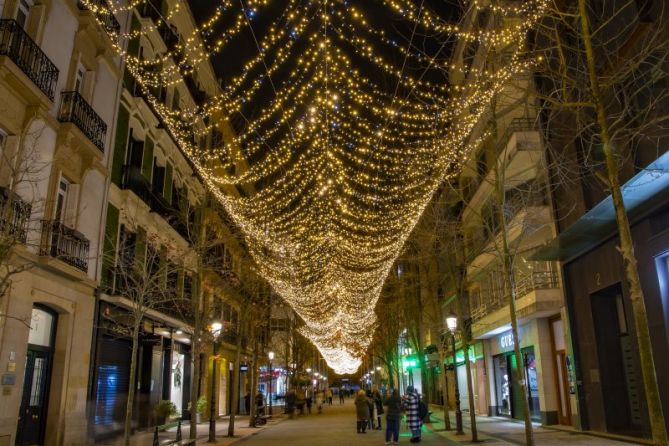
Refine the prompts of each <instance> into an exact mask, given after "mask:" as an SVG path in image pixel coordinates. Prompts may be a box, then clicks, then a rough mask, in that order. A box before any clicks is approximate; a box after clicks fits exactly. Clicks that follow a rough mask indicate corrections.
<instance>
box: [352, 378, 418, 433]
mask: <svg viewBox="0 0 669 446" xmlns="http://www.w3.org/2000/svg"><path fill="white" fill-rule="evenodd" d="M355 408H356V416H357V420H358V423H357V431H358V433H359V434H365V433H367V429H368V428H369V429H377V430H381V415H383V414H384V413H385V415H386V444H390V441H391V439H392V441H393V444H398V443H399V437H400V421H401V420H402V414H406V422H407V426H408V428H409V430H410V431H411V440H410V442H411V443H418V442H420V440H421V433H420V430H421V426H422V423H423V419H424V418H425V416H426V415H427V406H426V405H425V403H424V402H422V401H421V399H420V396H419V395H418V393H417V392H416V390H415V389H414V387H413V386H408V387H407V392H406V395H404V396H403V397H400V394H399V391H397V390H392V391H388V392H387V393H386V395H385V396H382V395H381V392H380V391H379V390H378V388H376V387H375V388H374V389H372V390H368V391H365V390H360V391H358V395H357V396H356V398H355ZM384 408H385V409H384Z"/></svg>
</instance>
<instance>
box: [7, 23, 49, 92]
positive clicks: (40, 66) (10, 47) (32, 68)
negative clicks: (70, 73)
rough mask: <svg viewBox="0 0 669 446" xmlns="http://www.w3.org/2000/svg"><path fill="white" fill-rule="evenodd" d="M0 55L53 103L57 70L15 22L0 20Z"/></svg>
mask: <svg viewBox="0 0 669 446" xmlns="http://www.w3.org/2000/svg"><path fill="white" fill-rule="evenodd" d="M0 55H2V56H7V57H9V58H10V59H11V60H12V62H14V63H15V64H16V66H17V67H19V69H20V70H21V71H23V72H24V73H25V75H26V76H28V78H30V80H31V81H33V83H34V84H35V85H36V86H37V88H39V89H40V90H42V92H43V93H44V94H45V95H46V96H47V97H48V98H49V99H50V100H52V101H53V98H54V95H55V92H56V82H57V81H58V68H56V65H55V64H54V63H53V62H51V60H50V59H49V58H48V57H47V56H46V54H44V52H43V51H42V49H41V48H40V47H39V45H37V44H36V43H35V42H34V41H33V39H31V38H30V36H29V35H28V33H26V32H25V31H24V30H23V28H21V26H20V25H19V24H18V23H17V22H16V20H12V19H2V20H0Z"/></svg>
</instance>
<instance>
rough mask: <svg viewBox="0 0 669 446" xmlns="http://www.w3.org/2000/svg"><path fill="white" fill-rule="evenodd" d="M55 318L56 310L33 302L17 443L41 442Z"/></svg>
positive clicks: (24, 444) (24, 445)
mask: <svg viewBox="0 0 669 446" xmlns="http://www.w3.org/2000/svg"><path fill="white" fill-rule="evenodd" d="M56 320H57V315H56V313H55V312H54V311H52V310H50V309H48V308H46V307H42V306H35V307H34V308H33V310H32V316H31V321H30V334H29V335H28V352H27V354H26V370H25V374H24V378H23V394H22V397H21V406H20V409H19V418H18V427H17V432H16V444H17V445H18V446H28V445H43V444H44V432H45V427H46V414H47V407H48V405H49V383H50V381H51V368H52V362H53V344H54V334H55V332H56Z"/></svg>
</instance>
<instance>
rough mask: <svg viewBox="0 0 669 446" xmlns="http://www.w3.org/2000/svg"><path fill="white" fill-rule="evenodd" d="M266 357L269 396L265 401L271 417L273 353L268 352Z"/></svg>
mask: <svg viewBox="0 0 669 446" xmlns="http://www.w3.org/2000/svg"><path fill="white" fill-rule="evenodd" d="M267 357H268V358H269V387H268V389H269V393H268V395H269V396H268V398H267V400H268V401H269V414H270V415H272V360H273V359H274V352H269V353H268V354H267Z"/></svg>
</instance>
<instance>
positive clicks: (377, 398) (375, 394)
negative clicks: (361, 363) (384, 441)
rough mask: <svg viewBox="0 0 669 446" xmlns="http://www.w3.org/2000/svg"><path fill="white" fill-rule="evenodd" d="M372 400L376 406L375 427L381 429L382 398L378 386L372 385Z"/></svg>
mask: <svg viewBox="0 0 669 446" xmlns="http://www.w3.org/2000/svg"><path fill="white" fill-rule="evenodd" d="M372 400H374V405H375V406H376V407H375V409H376V429H377V430H381V415H383V398H382V397H381V392H379V388H378V387H374V390H373V391H372Z"/></svg>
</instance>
